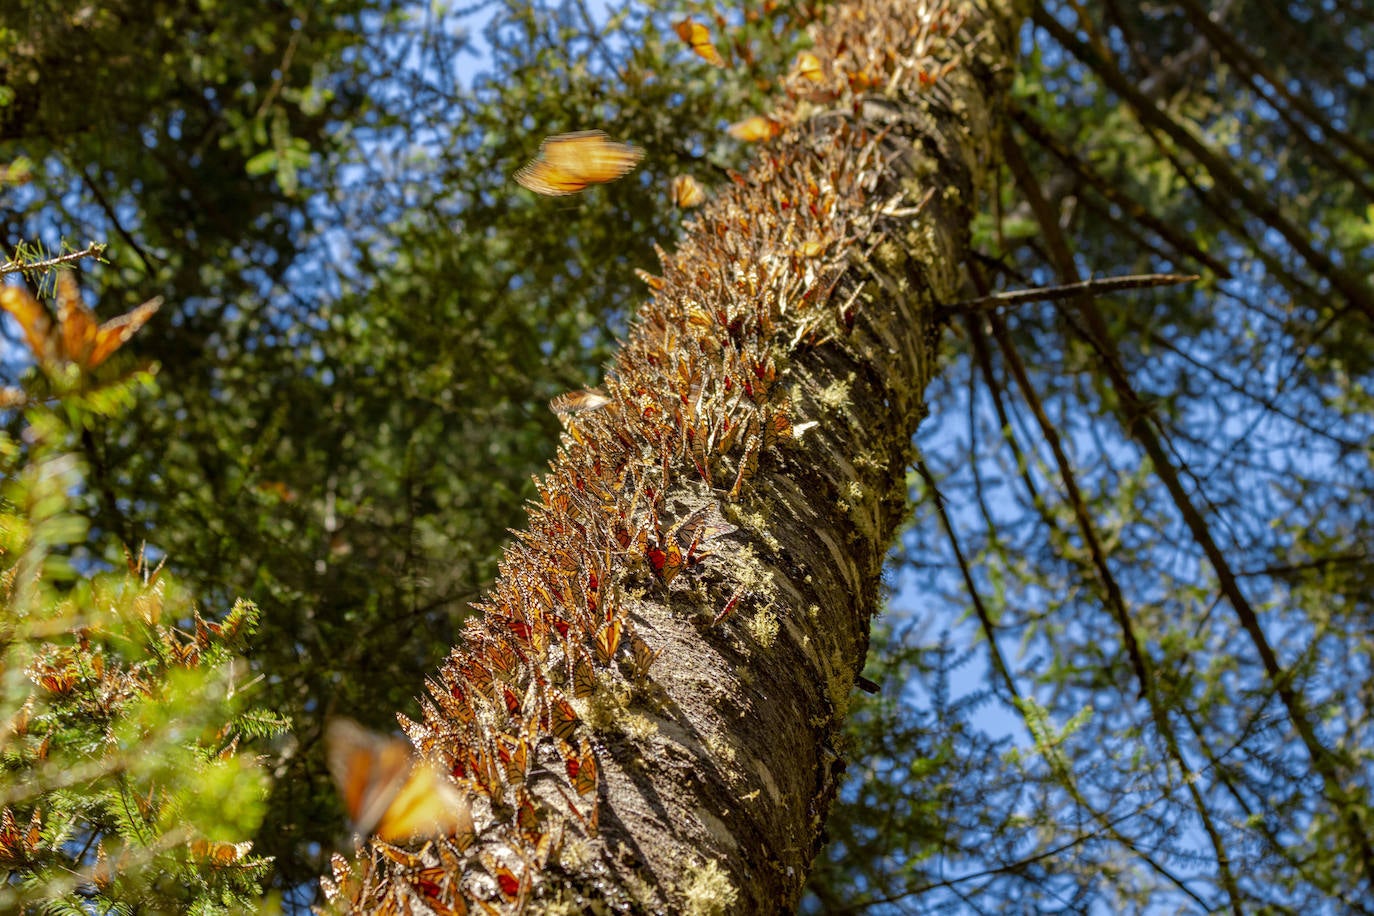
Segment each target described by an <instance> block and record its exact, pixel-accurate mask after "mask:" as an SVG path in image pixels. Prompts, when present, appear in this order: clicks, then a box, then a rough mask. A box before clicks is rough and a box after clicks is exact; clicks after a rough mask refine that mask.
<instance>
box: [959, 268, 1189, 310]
mask: <svg viewBox="0 0 1374 916" xmlns="http://www.w3.org/2000/svg"><path fill="white" fill-rule="evenodd" d="M1198 278H1199V275H1198V274H1131V275H1130V276H1126V277H1101V278H1099V279H1096V280H1084V281H1083V282H1081V283H1066V284H1064V285H1063V286H1037V287H1035V288H1034V289H1015V290H1011V291H1009V292H1005V293H993V294H992V295H990V296H979V297H978V298H977V299H964V300H962V301H960V302H954V303H951V304H949V305H946V306H943V307H942V308H941V312H942V313H943V314H946V315H949V314H952V313H954V312H990V311H992V310H993V309H999V308H1002V307H1003V306H1007V305H1021V304H1023V303H1026V302H1050V301H1053V300H1056V299H1068V298H1070V297H1072V296H1079V295H1088V296H1099V295H1102V294H1103V293H1116V292H1120V291H1121V290H1124V289H1149V288H1150V287H1154V286H1174V285H1176V284H1179V283H1191V282H1193V281H1194V280H1197V279H1198Z"/></svg>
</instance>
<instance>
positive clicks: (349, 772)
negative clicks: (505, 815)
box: [325, 719, 474, 842]
mask: <svg viewBox="0 0 1374 916" xmlns="http://www.w3.org/2000/svg"><path fill="white" fill-rule="evenodd" d="M325 744H326V750H327V759H328V763H329V771H330V773H332V774H333V776H334V780H335V782H336V783H338V786H339V792H340V794H341V795H342V796H343V801H344V807H345V808H347V810H348V816H349V819H350V820H351V821H352V822H353V829H354V830H355V831H356V832H357V833H358V834H359V835H361V836H364V837H368V836H375V837H377V838H379V839H381V840H384V841H386V842H404V841H406V840H409V839H413V838H414V837H417V836H434V835H437V834H454V833H471V832H472V831H473V829H474V828H473V823H472V813H471V809H470V807H469V805H468V802H467V800H466V799H465V798H463V796H462V795H461V794H460V793H459V792H458V790H457V789H456V788H455V787H454V785H453V784H452V783H451V782H450V781H449V780H448V779H447V778H446V777H445V776H444V775H443V774H441V773H439V772H438V771H437V770H435V769H434V768H433V767H431V766H429V765H428V764H427V763H424V762H421V761H416V760H415V759H414V757H413V756H412V754H411V750H410V745H409V744H407V743H406V742H405V741H403V740H401V739H399V738H390V737H386V736H384V735H377V734H374V733H372V732H370V731H368V730H367V729H365V728H363V727H362V726H361V725H359V724H358V723H356V722H353V721H351V720H349V719H334V720H332V721H331V722H330V723H329V725H328V727H327V729H326V731H325Z"/></svg>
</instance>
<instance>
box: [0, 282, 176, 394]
mask: <svg viewBox="0 0 1374 916" xmlns="http://www.w3.org/2000/svg"><path fill="white" fill-rule="evenodd" d="M161 305H162V299H161V298H157V299H150V300H149V301H147V302H145V303H143V304H142V305H140V306H139V307H138V308H136V309H134V310H133V311H131V312H128V313H126V314H124V315H120V316H119V317H118V318H111V319H110V320H109V321H107V322H105V323H104V324H97V323H96V317H95V312H93V311H91V309H90V307H89V306H87V305H86V304H85V303H84V302H82V301H81V291H80V289H79V288H78V287H77V285H76V280H75V278H74V277H73V275H72V274H71V273H61V274H58V275H57V327H56V328H54V327H53V322H52V320H51V319H50V318H49V317H48V312H47V309H45V308H43V306H42V305H40V304H39V302H38V300H37V299H35V298H34V297H33V296H31V295H30V294H29V292H28V290H26V289H24V288H23V287H19V286H8V285H5V286H0V309H3V310H4V311H6V312H9V313H10V314H11V315H13V316H14V317H15V319H16V320H17V321H18V322H19V327H20V328H21V329H22V330H23V332H24V340H25V342H26V343H27V344H28V346H29V351H30V352H31V353H32V354H33V356H34V359H36V360H38V361H39V362H40V363H47V362H54V361H58V360H60V361H63V362H68V363H76V364H77V365H78V366H80V367H81V368H83V369H86V370H91V369H94V368H95V367H97V366H99V365H100V364H101V363H103V362H105V360H107V359H109V358H110V356H111V355H112V354H113V353H114V352H115V351H116V350H118V349H119V348H120V347H122V346H123V345H124V344H125V343H127V342H128V340H129V338H130V337H133V336H134V334H135V333H136V332H137V331H138V329H139V328H141V327H143V325H145V324H147V323H148V319H150V318H152V317H153V314H154V313H155V312H156V311H157V310H158V307H159V306H161Z"/></svg>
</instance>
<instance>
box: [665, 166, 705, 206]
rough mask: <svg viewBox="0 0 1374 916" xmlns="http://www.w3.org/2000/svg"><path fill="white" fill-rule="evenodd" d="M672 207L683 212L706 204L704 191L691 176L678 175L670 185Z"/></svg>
mask: <svg viewBox="0 0 1374 916" xmlns="http://www.w3.org/2000/svg"><path fill="white" fill-rule="evenodd" d="M671 190H672V195H673V205H674V206H676V207H680V208H681V209H683V210H690V209H691V208H692V207H699V206H701V205H702V204H703V203H705V202H706V189H705V188H703V187H702V186H701V183H700V182H698V181H697V180H696V179H695V178H693V177H692V176H691V175H679V176H677V177H676V178H674V179H673V183H672V185H671Z"/></svg>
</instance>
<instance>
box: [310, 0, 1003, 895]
mask: <svg viewBox="0 0 1374 916" xmlns="http://www.w3.org/2000/svg"><path fill="white" fill-rule="evenodd" d="M1013 7H1014V4H1013V3H1012V2H1010V0H1008V2H993V3H991V4H989V5H987V6H977V5H975V4H972V3H964V2H955V0H950V2H944V3H941V2H933V3H929V4H920V3H915V2H911V0H853V2H846V3H841V4H838V5H837V6H836V7H834V8H833V9H832V10H831V11H830V13H829V16H828V18H827V21H826V23H825V24H824V25H822V26H820V27H819V28H817V30H816V32H815V39H816V46H815V48H813V50H812V52H810V53H811V54H814V56H815V57H814V64H813V63H812V62H811V61H809V60H807V59H806V58H805V57H803V58H802V59H801V60H799V62H798V66H797V68H795V70H794V72H793V73H792V74H791V75H790V76H789V77H788V78H787V80H786V81H785V88H786V97H785V98H784V99H783V100H782V101H781V102H780V103H779V105H778V108H777V109H776V110H775V111H774V112H772V113H771V114H770V119H771V120H770V123H771V124H772V125H773V126H774V129H776V130H778V131H779V133H780V136H779V137H778V139H777V140H776V141H774V142H772V143H770V144H769V145H767V146H765V147H764V148H763V149H762V150H761V151H760V154H759V156H758V157H757V164H756V165H755V167H754V168H752V169H751V170H750V172H749V173H748V174H747V175H743V176H734V182H733V183H732V184H731V185H730V186H728V187H727V188H726V189H725V190H724V191H723V192H722V193H721V194H720V195H719V196H718V197H717V198H716V199H715V200H713V201H712V202H711V203H709V204H708V205H707V206H706V208H704V210H703V211H702V215H701V216H699V217H698V218H697V219H696V221H695V223H694V224H691V225H689V231H688V234H687V236H686V238H685V239H684V241H683V243H682V245H681V247H680V249H679V250H678V252H677V253H676V254H674V255H672V256H668V255H664V257H663V262H664V272H663V276H662V277H651V278H648V280H649V283H650V286H651V288H652V289H653V299H652V301H650V302H649V303H647V304H646V305H645V306H644V308H643V310H642V312H641V314H640V316H639V320H638V322H637V324H636V326H635V328H634V330H633V332H632V333H631V335H630V337H629V339H628V340H627V342H626V344H625V346H624V347H623V348H622V351H621V353H620V354H619V356H618V357H617V360H616V362H615V365H614V366H613V367H612V368H611V370H610V372H609V373H608V377H607V381H606V385H605V391H604V398H583V399H572V400H573V401H574V402H576V403H575V404H567V405H563V406H565V407H567V408H570V409H571V408H574V407H577V406H580V407H582V408H583V409H581V410H574V411H573V412H571V413H570V414H569V416H568V419H567V427H568V433H567V435H566V436H565V437H564V441H563V445H562V448H561V449H560V452H559V456H558V459H557V461H556V462H555V464H554V465H553V468H552V471H551V473H550V474H549V475H548V476H547V477H546V478H545V479H544V480H543V481H542V482H541V485H540V492H541V501H540V503H539V504H538V505H536V506H534V507H533V508H532V509H531V513H530V526H529V529H528V530H527V531H526V532H524V533H521V534H520V535H519V541H518V543H517V544H516V545H515V546H514V547H512V548H511V549H510V551H509V552H508V555H507V557H506V560H505V562H504V563H503V566H502V573H501V577H500V579H499V580H498V582H497V584H496V585H495V586H494V589H493V592H492V594H491V595H490V596H489V597H488V599H487V600H486V602H485V603H484V605H483V609H484V614H483V616H482V618H481V619H480V621H477V622H475V623H474V624H472V625H471V626H470V628H469V631H468V633H467V634H466V635H467V638H466V640H465V642H464V644H463V645H462V646H460V647H458V648H456V649H455V650H454V651H453V653H452V655H451V657H450V659H449V662H448V663H447V664H446V666H445V668H444V670H443V672H442V673H441V674H440V676H439V677H438V678H436V679H433V680H430V681H429V682H428V687H429V692H430V696H429V698H427V699H426V701H425V716H424V719H423V721H422V722H420V723H410V722H405V723H403V724H404V725H405V726H406V728H407V731H408V733H409V734H410V736H411V738H412V739H413V740H414V741H415V742H416V744H417V745H418V746H419V747H420V748H421V751H422V752H423V753H424V754H425V755H426V756H427V757H428V758H430V759H431V760H433V761H435V762H436V763H437V764H439V765H441V766H442V767H443V768H444V769H445V770H446V771H447V772H449V773H451V774H452V777H453V779H454V780H455V781H456V782H457V784H458V785H459V786H460V787H461V788H462V789H463V790H464V791H465V792H466V793H467V796H468V798H469V801H470V804H471V815H472V818H473V820H472V824H471V828H470V829H467V827H466V824H465V826H464V828H463V829H460V830H458V831H457V832H451V833H450V834H449V835H448V836H445V837H440V838H431V839H429V840H428V841H424V842H414V843H412V844H410V845H409V846H407V847H406V848H404V849H402V848H399V847H394V846H389V845H387V844H385V843H382V842H381V841H380V840H377V839H375V838H374V839H373V840H372V841H371V842H370V844H369V845H368V846H367V848H366V849H365V850H363V851H362V854H361V855H360V857H359V858H358V859H357V860H356V861H354V862H352V863H350V862H346V861H345V860H343V859H342V858H336V862H335V874H334V876H333V878H332V879H329V880H326V881H325V888H326V892H327V895H328V896H329V897H330V899H331V901H332V902H333V904H334V905H335V906H337V907H340V908H343V909H355V910H358V911H367V912H377V911H383V912H385V911H388V910H394V911H397V912H407V911H410V909H411V908H413V909H414V911H416V912H424V911H425V910H424V909H423V908H421V907H419V906H414V905H415V904H416V903H422V904H423V905H424V907H427V908H428V909H429V910H432V911H434V912H439V913H448V912H469V911H485V912H498V911H499V912H505V911H514V910H518V909H520V908H522V907H524V906H527V905H530V906H536V907H538V908H539V909H550V910H558V911H563V912H584V911H601V912H605V911H615V912H672V913H725V912H729V913H746V912H748V913H763V912H767V913H771V912H776V911H779V910H790V909H793V908H795V906H796V904H797V902H798V900H799V899H800V895H801V891H802V887H803V884H804V881H805V877H806V875H807V873H808V871H809V870H810V867H811V862H812V860H813V858H814V856H815V855H816V852H817V850H818V849H819V847H820V844H821V843H822V842H823V826H824V822H825V817H826V814H827V812H828V809H829V806H830V803H831V801H832V799H833V797H834V794H835V791H836V787H837V780H838V776H839V771H840V768H841V757H840V748H839V747H838V740H839V734H840V729H841V727H842V724H843V721H844V717H845V714H846V709H847V706H848V703H849V697H850V694H851V691H852V689H853V688H854V684H855V678H856V676H857V674H858V672H859V670H860V669H861V668H862V666H863V662H864V655H865V653H866V650H867V644H868V629H869V620H870V618H871V616H872V614H873V612H874V611H875V610H876V608H877V605H878V600H879V576H880V573H881V569H882V565H883V559H884V556H885V554H886V552H887V550H888V547H889V545H890V542H891V540H892V537H893V534H894V532H895V530H896V527H897V526H898V524H899V523H900V522H901V520H902V519H903V517H904V516H905V514H906V512H907V484H906V479H907V469H908V467H909V465H910V463H911V461H912V444H911V438H912V434H913V433H914V431H915V429H916V426H917V424H918V423H919V422H920V420H921V419H922V417H923V416H924V413H925V405H924V401H923V396H922V392H923V390H924V388H925V386H926V384H927V382H928V381H929V380H930V378H931V377H932V375H933V374H934V373H935V372H936V371H937V368H938V361H937V350H938V337H939V331H940V327H939V323H938V321H937V315H936V313H937V308H938V306H939V305H940V304H941V303H948V302H952V301H955V300H956V299H957V298H958V287H959V285H960V283H959V278H960V265H961V263H962V261H963V258H964V256H965V254H966V248H967V244H968V235H969V231H968V227H969V224H970V221H971V219H972V216H973V212H974V211H973V206H974V199H975V193H976V191H977V189H978V188H979V186H980V184H981V182H982V180H983V176H984V175H985V173H986V172H987V170H988V168H989V166H990V164H991V163H993V162H994V161H995V156H996V151H997V149H998V143H997V142H996V141H997V137H996V131H997V125H998V123H999V120H1000V101H999V100H1000V93H1001V89H1002V86H1003V84H1004V83H1005V81H1006V77H1007V76H1008V75H1009V74H1010V72H1011V70H1010V62H1011V59H1012V55H1013V50H1014V37H1015V35H1016V31H1017V25H1018V24H1019V15H1020V13H1019V12H1018V11H1017V10H1015V9H1014V8H1013ZM601 401H604V402H605V403H600V402H601Z"/></svg>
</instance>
